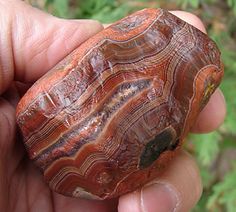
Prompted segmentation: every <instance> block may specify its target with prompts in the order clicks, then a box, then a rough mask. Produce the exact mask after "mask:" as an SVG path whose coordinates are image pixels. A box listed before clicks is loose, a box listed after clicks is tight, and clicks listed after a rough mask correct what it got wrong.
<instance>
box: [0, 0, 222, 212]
mask: <svg viewBox="0 0 236 212" xmlns="http://www.w3.org/2000/svg"><path fill="white" fill-rule="evenodd" d="M173 14H175V15H177V16H179V17H180V18H182V19H184V20H185V21H187V22H189V23H190V24H192V25H194V26H195V27H197V28H199V29H200V30H202V31H204V32H205V29H204V26H203V24H202V22H201V21H200V20H199V19H198V18H197V17H196V16H194V15H192V14H190V13H186V12H181V11H173ZM0 23H1V30H0V95H1V97H0V151H1V154H0V194H1V195H0V211H6V212H8V211H9V212H14V211H18V212H21V211H22V212H25V211H45V212H49V211H56V212H59V211H70V212H73V211H77V212H78V211H91V212H95V211H96V212H97V211H98V212H99V211H101V212H106V211H109V212H110V211H117V210H118V211H119V212H129V211H132V212H152V211H155V212H157V211H162V212H165V211H181V212H185V211H189V210H190V209H191V208H192V207H194V205H195V204H196V202H197V201H198V199H199V198H200V196H201V192H202V184H201V179H200V176H199V171H198V167H197V165H196V162H195V161H194V159H193V158H192V157H191V156H190V155H189V154H188V153H186V152H185V151H182V152H180V154H179V155H178V156H177V157H176V159H175V160H173V162H172V163H171V164H170V166H169V167H168V168H167V170H166V171H165V172H164V173H163V175H162V176H161V177H160V178H158V179H156V180H154V181H153V182H151V183H149V184H148V185H146V186H144V187H143V188H141V189H140V190H138V191H135V192H133V193H130V194H126V195H124V196H122V197H120V198H119V199H115V200H108V201H91V200H84V199H73V198H69V197H64V196H62V195H59V194H56V193H54V192H52V191H50V190H49V188H48V186H47V185H46V184H45V183H44V182H43V179H42V175H41V173H40V172H39V171H38V170H37V169H36V168H35V167H34V165H33V164H32V162H31V161H29V160H28V158H27V154H26V152H25V150H24V146H23V143H22V142H21V139H20V135H19V133H17V130H16V124H15V107H16V104H17V102H18V101H19V98H20V96H21V95H22V94H23V93H24V92H25V91H26V89H27V88H28V85H30V84H31V83H33V82H34V81H35V80H37V79H38V78H39V77H41V76H42V75H43V74H44V73H46V71H47V70H49V69H50V68H51V67H53V66H54V65H55V64H56V63H57V62H58V61H60V60H61V59H62V58H63V57H65V56H66V55H67V54H68V53H70V52H71V51H72V50H73V49H75V48H76V47H77V46H79V45H80V44H81V43H82V42H84V41H85V40H86V39H88V38H89V37H90V36H92V35H94V34H96V33H97V32H98V31H100V30H102V29H103V26H102V25H101V24H100V23H98V22H96V21H90V20H62V19H58V18H55V17H53V16H50V15H48V14H46V13H43V12H42V11H39V10H37V9H35V8H32V7H30V6H29V5H27V4H25V3H23V2H22V1H16V0H8V1H6V0H0ZM15 81H18V82H17V83H16V82H15ZM27 84H28V85H27ZM225 112H226V111H225V102H224V97H223V95H222V93H221V91H220V90H217V91H216V92H215V93H214V94H213V96H212V97H211V99H210V102H209V103H208V104H207V106H206V107H205V109H204V110H203V111H202V112H201V114H200V115H199V117H198V120H197V121H196V124H195V126H194V127H193V129H192V131H193V132H195V133H206V132H210V131H212V130H214V129H216V128H217V127H218V126H219V125H220V124H221V123H222V122H223V120H224V116H225Z"/></svg>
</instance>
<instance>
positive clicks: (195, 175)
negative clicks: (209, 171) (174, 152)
mask: <svg viewBox="0 0 236 212" xmlns="http://www.w3.org/2000/svg"><path fill="white" fill-rule="evenodd" d="M201 193H202V184H201V178H200V175H199V170H198V168H197V165H196V163H195V161H194V160H193V159H192V157H191V156H190V155H189V154H187V153H186V152H184V151H182V152H180V154H179V155H178V156H177V157H176V158H175V160H173V161H172V163H171V164H170V166H168V169H167V170H166V171H165V172H164V173H163V175H161V176H160V177H159V178H158V179H156V180H154V181H152V182H151V183H149V184H147V185H146V186H144V187H143V188H142V189H141V190H140V191H136V192H133V193H129V194H126V195H124V196H122V197H121V198H120V200H119V206H118V211H119V212H143V211H145V212H159V211H160V212H169V211H181V212H188V211H190V209H191V208H192V207H193V206H194V205H195V204H196V203H197V201H198V200H199V198H200V196H201Z"/></svg>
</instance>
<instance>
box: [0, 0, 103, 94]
mask: <svg viewBox="0 0 236 212" xmlns="http://www.w3.org/2000/svg"><path fill="white" fill-rule="evenodd" d="M0 23H1V31H0V38H1V39H0V45H1V52H0V94H1V93H3V91H5V90H6V89H7V87H8V86H9V85H10V84H11V82H12V81H13V79H15V80H20V81H24V82H33V81H35V80H36V79H38V78H39V77H40V76H42V75H43V74H44V73H45V72H46V71H48V70H49V69H50V68H52V67H53V66H54V65H55V64H56V63H57V62H59V61H60V60H61V59H62V58H64V57H65V56H66V55H67V54H69V53H70V52H71V51H72V50H74V49H75V48H76V47H77V46H79V45H80V44H81V43H82V42H84V41H85V40H87V39H88V38H89V37H91V36H92V35H94V34H96V33H97V32H98V31H100V30H101V29H103V27H102V25H101V24H100V23H98V22H97V21H92V20H90V21H89V20H86V21H85V20H77V21H76V20H63V19H59V18H56V17H53V16H51V15H48V14H46V13H44V12H42V11H40V10H38V9H35V8H33V7H31V6H29V5H27V4H26V3H24V2H22V1H16V0H15V1H14V0H9V1H0Z"/></svg>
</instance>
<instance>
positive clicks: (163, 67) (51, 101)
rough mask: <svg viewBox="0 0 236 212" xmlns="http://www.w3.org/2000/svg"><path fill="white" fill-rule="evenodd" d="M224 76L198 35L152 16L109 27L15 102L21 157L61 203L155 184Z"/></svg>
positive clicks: (151, 12) (167, 17) (169, 18)
mask: <svg viewBox="0 0 236 212" xmlns="http://www.w3.org/2000/svg"><path fill="white" fill-rule="evenodd" d="M222 75H223V68H222V64H221V61H220V53H219V50H218V49H217V47H216V45H215V44H214V42H213V41H211V40H210V39H209V38H208V37H207V36H206V35H205V34H204V33H202V32H200V31H199V30H197V29H196V28H194V27H192V26H191V25H189V24H187V23H185V22H184V21H182V20H181V19H179V18H177V17H176V16H174V15H172V14H170V13H168V12H167V11H165V10H161V9H146V10H142V11H139V12H136V13H134V14H133V15H131V16H128V17H126V18H125V19H122V20H121V21H118V22H117V23H115V24H113V25H111V26H110V27H108V28H107V29H105V30H103V31H102V32H100V33H98V34H97V35H95V36H94V37H92V38H91V39H89V40H88V41H86V42H85V43H84V44H82V45H81V46H80V47H79V48H78V49H76V50H75V51H74V52H73V53H71V54H70V55H69V56H68V57H67V58H65V59H64V60H63V61H62V62H61V63H59V64H58V65H57V66H56V67H55V68H53V69H52V70H51V71H49V72H48V73H47V74H46V75H45V76H44V77H42V78H41V79H40V80H38V81H37V82H36V83H35V85H34V86H33V87H32V88H31V89H30V90H29V91H28V92H27V93H26V95H25V96H24V97H23V98H22V100H21V102H20V103H19V105H18V108H17V122H18V124H19V126H20V128H21V131H22V134H23V136H24V142H25V146H26V148H27V150H28V152H29V156H30V158H31V159H33V160H34V162H35V163H36V165H37V166H38V167H40V169H41V170H42V172H43V173H44V177H45V180H46V182H48V184H49V186H50V187H51V188H52V189H53V190H55V191H57V192H59V193H62V194H65V195H69V196H75V197H77V196H82V197H85V198H93V199H105V198H112V197H116V196H119V195H121V194H123V193H126V192H129V191H133V190H135V189H137V188H138V187H140V186H141V185H143V184H144V183H146V182H148V181H150V180H151V179H152V178H154V177H156V176H157V175H158V174H159V173H160V172H161V171H162V169H163V168H164V167H165V165H166V163H167V162H168V161H169V160H170V159H171V158H172V157H173V156H174V154H175V153H176V151H177V150H178V149H179V146H180V145H181V143H182V141H183V138H184V137H185V136H186V134H187V133H188V131H189V129H190V128H191V126H192V125H193V123H194V121H195V120H196V117H197V115H198V113H199V112H200V111H201V109H202V108H203V107H204V105H205V104H206V103H207V101H208V99H209V97H210V96H211V94H212V93H213V92H214V90H215V89H216V87H217V86H218V85H219V83H220V80H221V78H222Z"/></svg>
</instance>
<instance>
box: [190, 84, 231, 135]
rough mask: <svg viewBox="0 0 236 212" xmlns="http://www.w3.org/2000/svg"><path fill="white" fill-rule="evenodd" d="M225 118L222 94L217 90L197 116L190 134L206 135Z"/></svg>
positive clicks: (224, 104)
mask: <svg viewBox="0 0 236 212" xmlns="http://www.w3.org/2000/svg"><path fill="white" fill-rule="evenodd" d="M225 116H226V103H225V98H224V95H223V93H222V92H221V90H220V89H217V90H216V91H215V92H214V93H213V95H212V96H211V98H210V100H209V102H208V103H207V105H206V106H205V107H204V109H203V110H202V111H201V113H200V114H199V116H198V118H197V120H196V122H195V124H194V126H193V128H192V129H191V132H193V133H208V132H211V131H213V130H215V129H217V128H219V127H220V125H221V124H222V123H223V122H224V119H225Z"/></svg>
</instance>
